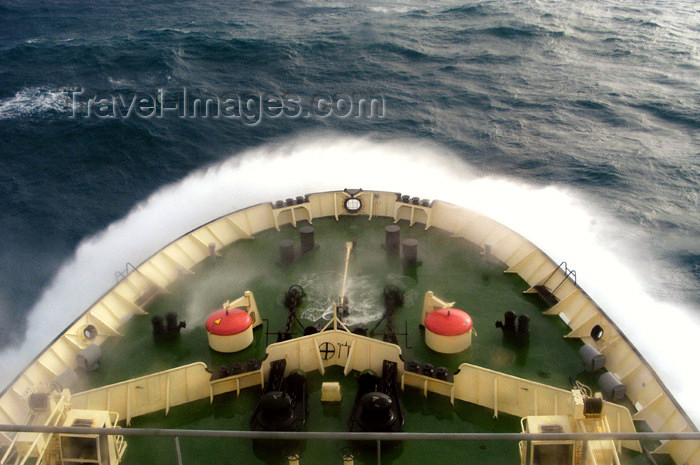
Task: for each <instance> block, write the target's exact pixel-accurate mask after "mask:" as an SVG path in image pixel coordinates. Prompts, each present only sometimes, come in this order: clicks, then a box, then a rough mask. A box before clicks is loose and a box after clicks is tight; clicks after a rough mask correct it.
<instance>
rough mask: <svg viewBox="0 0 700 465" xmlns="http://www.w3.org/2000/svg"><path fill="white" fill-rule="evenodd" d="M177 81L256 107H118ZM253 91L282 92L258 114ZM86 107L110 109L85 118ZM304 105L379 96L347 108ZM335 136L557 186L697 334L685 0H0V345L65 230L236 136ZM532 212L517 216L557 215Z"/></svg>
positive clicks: (19, 332)
mask: <svg viewBox="0 0 700 465" xmlns="http://www.w3.org/2000/svg"><path fill="white" fill-rule="evenodd" d="M78 91H80V92H82V94H81V96H80V97H78V96H77V95H78V94H75V93H74V92H78ZM184 92H186V93H187V94H188V95H189V96H190V98H191V99H194V98H203V99H204V98H215V97H220V98H223V97H227V96H228V97H231V96H233V97H236V98H237V97H241V98H243V102H244V105H247V104H250V105H251V106H245V107H244V108H243V109H242V110H241V109H240V108H239V107H235V105H234V107H235V108H233V110H231V111H230V113H227V114H228V115H229V117H219V118H213V117H202V116H201V115H200V116H199V117H190V118H184V117H180V114H179V113H177V114H176V113H175V112H167V111H166V112H164V113H161V114H162V115H163V116H162V117H147V116H146V114H147V113H148V110H144V111H143V112H142V114H137V113H136V112H132V114H130V115H129V116H124V113H126V110H127V109H128V104H129V102H130V101H131V100H132V99H133V98H134V97H135V96H136V97H138V98H145V99H146V101H147V102H148V100H149V99H153V98H155V97H154V96H157V95H162V96H164V97H163V98H162V100H161V102H160V103H156V108H158V105H160V106H161V108H162V106H163V103H165V106H168V105H170V107H173V106H175V105H180V109H181V110H182V109H183V108H187V110H188V111H190V110H192V111H193V106H192V107H187V106H186V105H185V104H184V103H183V102H184V97H183V95H184ZM263 94H267V95H268V96H272V97H280V99H282V100H285V99H291V100H293V101H295V102H297V104H296V105H292V107H291V108H287V109H286V110H287V112H286V113H284V114H282V115H281V116H278V117H276V118H274V117H273V114H274V109H273V110H271V111H272V113H271V112H270V111H268V113H265V111H266V109H265V108H263V107H262V106H261V103H260V102H261V101H260V98H259V97H260V96H261V95H263ZM91 97H94V98H95V99H96V100H99V99H102V98H106V99H108V100H109V101H110V102H111V103H108V104H105V105H104V106H97V107H96V106H93V107H92V110H90V109H89V108H88V104H87V100H88V99H89V98H91ZM113 97H114V98H121V106H119V105H117V107H119V108H117V107H115V105H114V102H115V101H114V100H111V99H112V98H113ZM321 98H326V100H331V99H332V100H333V101H334V102H341V103H342V102H343V99H345V101H346V102H347V101H349V102H353V103H354V107H353V108H354V109H357V104H358V102H359V99H362V98H366V99H371V98H376V99H380V100H381V101H382V102H383V106H382V107H381V109H382V110H381V111H380V112H379V113H381V114H379V113H378V114H375V115H374V117H372V118H370V117H367V116H366V115H364V116H363V115H359V116H358V115H355V114H354V113H353V114H350V115H349V116H345V117H343V115H344V114H345V112H344V108H346V107H342V105H341V103H339V104H338V105H337V106H336V107H335V108H332V109H331V110H329V109H328V108H319V107H318V104H319V102H320V99H321ZM151 101H153V100H151ZM285 101H287V102H288V101H289V100H285ZM117 102H119V101H117ZM251 102H252V103H251ZM314 104H316V106H314ZM146 106H148V105H146ZM98 107H99V108H98ZM267 110H269V108H268V109H267ZM90 111H92V113H90ZM182 111H183V112H184V110H182ZM115 112H116V113H115ZM120 112H121V113H120ZM237 112H240V115H241V116H240V117H237V116H238V115H239V113H237ZM307 112H308V113H309V117H303V116H304V115H306V113H307ZM117 113H119V114H117ZM298 113H301V115H298ZM327 113H330V114H329V115H327ZM109 114H112V115H115V114H117V116H116V117H112V118H108V117H106V115H109ZM231 115H232V116H231ZM260 115H262V116H260ZM334 134H337V135H338V137H342V138H344V140H354V139H356V138H369V139H371V140H372V141H376V142H378V143H385V144H388V145H386V147H389V148H391V147H392V144H394V143H398V142H396V141H401V140H408V139H410V140H413V139H418V140H420V141H427V142H430V143H432V144H436V145H437V146H439V147H444V149H445V150H446V151H450V152H452V153H455V154H457V155H458V156H459V157H460V158H462V159H463V160H464V162H465V163H466V164H467V165H468V166H469V167H470V170H471V171H472V172H473V173H475V176H477V177H479V176H480V177H493V178H507V179H508V180H510V181H509V182H514V183H519V182H523V183H527V184H528V185H530V186H533V188H538V187H540V188H545V187H553V188H556V189H561V191H562V192H568V193H571V194H570V195H571V196H572V197H573V198H574V199H576V202H577V204H580V205H585V206H586V207H587V208H592V209H594V210H596V211H600V212H602V213H603V214H604V215H605V217H606V218H609V219H610V220H611V221H612V222H613V224H614V227H613V228H612V229H610V230H608V231H607V236H606V237H608V238H610V237H612V236H616V239H617V241H618V243H621V244H625V245H626V246H627V247H628V250H626V251H625V253H623V254H621V255H620V256H619V257H618V258H619V260H621V261H623V262H625V263H626V264H627V265H628V266H630V267H632V268H634V269H636V271H637V272H640V273H642V274H643V273H645V272H648V273H649V275H650V276H647V278H648V279H645V280H644V283H643V286H642V287H643V288H644V290H645V292H648V293H649V294H650V296H651V297H652V299H654V300H655V301H657V302H660V303H662V304H666V303H671V304H673V305H676V306H680V307H681V308H682V312H685V316H687V317H688V318H689V319H690V320H689V321H691V322H692V323H691V324H697V318H698V317H699V314H700V292H699V290H700V208H698V203H699V200H698V191H699V189H698V183H699V182H700V4H699V3H697V2H695V1H683V0H678V1H670V2H666V1H664V2H661V1H649V2H638V1H607V0H603V1H590V0H585V1H580V2H564V3H562V2H548V1H532V2H530V1H516V2H512V1H505V0H494V1H477V2H470V3H463V2H451V1H445V0H441V1H436V2H430V3H428V4H425V3H424V2H409V1H402V2H394V1H381V2H380V1H359V2H351V1H294V2H289V1H261V2H247V1H240V2H234V1H217V2H209V1H200V2H192V1H168V2H149V3H148V4H146V5H144V4H143V2H137V1H126V0H110V1H105V0H95V1H92V2H90V3H87V4H86V3H83V2H77V1H65V2H55V1H34V0H30V1H26V0H22V1H7V0H0V251H1V253H0V347H5V348H7V347H20V344H21V343H22V341H23V340H24V335H25V329H26V328H27V321H28V315H30V314H31V310H32V309H33V308H34V307H36V306H37V301H38V300H39V298H40V296H42V294H45V297H46V294H47V292H48V297H47V298H51V295H52V294H51V293H50V292H49V291H47V289H48V290H50V289H51V285H50V283H51V281H52V279H53V278H54V277H55V276H56V273H57V272H58V271H59V270H61V269H62V267H65V266H66V265H65V264H66V263H67V262H70V261H71V260H73V261H75V260H77V261H78V262H79V261H80V257H79V256H77V258H76V255H74V253H75V251H76V248H77V247H78V245H79V244H80V243H81V241H85V240H86V239H87V238H89V237H91V236H94V235H96V234H98V233H100V232H101V231H104V230H105V229H106V228H107V227H108V226H109V225H110V224H112V223H113V222H115V221H117V220H119V219H120V218H122V217H124V216H125V215H126V214H127V213H128V212H129V211H130V210H132V209H133V208H134V207H135V206H136V205H137V204H139V202H142V201H144V200H145V199H147V198H148V197H149V196H150V195H152V194H153V193H154V192H157V191H158V190H159V189H161V188H162V187H163V186H166V185H169V184H173V183H175V185H177V183H178V182H179V181H180V180H182V179H183V178H185V177H186V176H188V174H190V173H192V172H193V171H196V170H198V169H201V168H203V167H207V166H216V164H218V163H221V162H224V161H225V160H229V159H231V158H232V157H233V158H234V159H235V158H236V156H237V155H236V154H237V153H240V152H241V151H244V150H246V149H249V148H260V147H262V149H261V150H263V152H264V150H265V147H267V146H268V145H266V144H271V143H272V144H277V145H276V146H278V145H279V144H282V145H284V144H285V141H289V140H293V141H295V142H294V144H296V145H295V146H298V145H299V144H301V145H303V144H304V142H300V140H299V139H298V138H299V137H302V138H304V137H306V138H307V139H309V138H313V137H315V136H314V135H320V137H325V138H328V137H330V138H331V139H332V138H333V137H334V136H333V135H334ZM309 135H311V136H309ZM329 135H330V136H329ZM409 144H410V142H409ZM397 150H399V149H397ZM414 156H416V155H415V154H413V155H412V154H411V153H410V151H409V152H408V153H405V160H406V162H407V163H410V162H412V161H413V159H412V157H414ZM380 158H381V157H380ZM337 162H338V165H339V166H342V164H343V163H347V162H348V161H347V160H346V159H345V158H343V157H339V158H338V160H337ZM398 174H400V173H398ZM304 175H305V176H307V177H309V178H313V172H311V173H308V172H307V173H305V174H304ZM290 176H293V175H292V174H291V173H290ZM297 176H298V175H297ZM309 186H313V182H312V179H309ZM337 187H341V188H342V187H345V186H342V185H341V186H337ZM365 187H368V188H379V189H381V188H382V187H383V186H365ZM261 189H262V190H263V192H264V187H261ZM297 193H298V192H290V194H297ZM567 195H568V194H567ZM270 200H274V199H270ZM535 207H536V210H537V214H533V219H532V221H533V222H543V223H544V224H547V223H551V224H555V225H557V227H560V228H561V227H562V225H561V222H562V221H566V218H565V217H564V216H561V215H560V214H559V213H560V212H559V213H558V212H546V209H547V206H546V205H537V206H535ZM542 210H544V212H543V211H542ZM538 215H539V216H538ZM142 229H143V231H142V233H143V235H144V236H146V235H148V227H147V226H146V225H144V226H143V228H142ZM180 232H182V231H178V232H177V233H178V234H179V233H180ZM176 235H177V234H174V236H176ZM161 245H162V244H161ZM103 247H105V246H104V245H103ZM105 252H109V251H105ZM127 252H128V251H127ZM151 252H152V251H151ZM78 255H79V254H78ZM636 255H644V257H645V258H644V259H640V260H639V261H635V259H636V258H638V257H636ZM131 260H134V257H132V256H125V257H124V259H123V263H126V262H127V261H131ZM86 266H87V265H86ZM95 271H96V270H95ZM108 271H109V273H113V272H115V271H118V270H112V269H110V270H108ZM96 272H97V271H96ZM90 286H91V283H90V282H85V281H80V280H78V281H77V282H70V283H69V284H68V285H67V287H68V289H62V292H63V293H68V294H69V293H74V294H80V293H81V292H82V291H83V289H84V288H89V287H90ZM105 290H106V289H101V292H104V291H105ZM101 292H100V293H101ZM97 295H99V293H98V294H97ZM61 304H62V303H61V302H58V301H57V302H55V305H56V307H57V308H62V306H61ZM82 310H83V308H75V309H71V310H70V311H71V312H72V313H71V314H72V315H77V314H78V313H79V312H80V311H82ZM29 326H30V327H31V324H30V325H29ZM698 327H699V328H700V326H698ZM37 350H39V347H35V348H34V352H36V351H37Z"/></svg>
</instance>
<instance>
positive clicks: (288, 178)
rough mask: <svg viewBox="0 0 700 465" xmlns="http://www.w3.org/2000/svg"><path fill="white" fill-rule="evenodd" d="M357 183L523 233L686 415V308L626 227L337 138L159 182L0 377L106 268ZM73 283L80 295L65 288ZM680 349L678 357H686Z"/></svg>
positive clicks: (298, 142)
mask: <svg viewBox="0 0 700 465" xmlns="http://www.w3.org/2000/svg"><path fill="white" fill-rule="evenodd" d="M344 187H362V188H365V189H380V190H387V191H396V192H403V193H407V194H411V195H417V196H420V197H422V198H433V199H443V200H446V201H450V202H452V203H455V204H459V205H463V206H465V207H468V208H471V209H473V210H476V211H479V212H482V213H484V214H485V215H487V216H490V217H492V218H494V219H496V220H498V221H500V222H502V223H504V224H506V225H507V226H509V227H511V228H513V229H514V230H516V231H518V232H520V233H521V234H523V235H524V236H525V237H528V238H529V239H530V240H532V241H533V242H534V243H536V244H538V245H539V246H540V247H541V248H543V250H545V252H547V253H548V254H549V255H550V256H551V257H552V258H553V259H554V260H555V261H557V262H559V261H563V260H566V261H567V262H568V264H569V265H570V266H571V267H573V268H575V269H576V271H577V273H578V279H579V283H580V284H582V286H583V288H584V289H586V291H587V292H588V293H589V294H590V295H591V296H592V297H593V298H594V299H595V300H596V301H597V302H598V303H599V304H600V305H601V306H602V307H603V308H604V309H605V311H606V312H607V313H608V314H609V315H610V316H611V317H612V319H613V320H614V321H615V322H616V323H617V324H618V325H619V326H620V327H621V329H622V330H623V331H624V332H625V333H626V334H627V336H628V337H629V338H630V339H631V340H632V341H633V343H634V344H635V345H636V346H637V347H638V349H640V351H641V352H642V353H643V354H644V356H645V357H646V358H647V360H649V362H650V363H651V364H652V366H654V368H655V369H656V370H657V372H658V373H659V375H660V376H661V377H662V379H664V381H665V382H666V383H667V385H668V387H669V388H670V389H671V391H672V392H674V394H675V395H676V397H677V398H678V400H679V401H680V402H681V404H682V405H684V406H685V408H686V409H687V411H688V413H689V414H690V415H691V417H693V418H694V419H695V420H696V421H697V420H698V419H700V401H699V400H698V398H697V396H696V393H695V386H697V385H699V383H698V382H699V381H700V374H699V373H698V371H697V370H693V369H692V366H694V363H691V362H692V361H690V360H688V358H689V357H690V356H692V355H693V354H698V353H700V338H698V337H697V334H698V333H699V332H700V322H699V321H698V319H697V317H695V316H694V315H693V310H692V309H687V308H682V307H681V306H679V305H676V304H673V303H666V302H660V301H658V300H656V299H654V298H653V297H651V296H650V295H649V294H648V293H647V292H646V291H645V282H648V281H653V280H654V277H655V276H656V274H657V273H664V272H665V269H664V265H663V264H658V263H653V262H651V261H650V259H647V258H645V257H646V256H650V254H647V253H646V252H647V251H649V246H647V245H645V244H643V243H640V242H639V240H638V238H637V237H635V236H636V234H635V232H634V231H631V230H630V229H629V226H626V225H623V224H621V223H620V222H619V221H617V220H615V219H613V218H611V217H610V216H609V215H608V214H606V213H605V212H603V211H601V209H600V208H599V207H598V208H595V207H593V206H591V205H589V204H588V203H587V202H586V201H585V200H583V199H584V198H585V197H584V196H583V195H581V194H577V193H574V192H569V191H567V190H565V189H562V188H560V187H544V188H540V187H533V186H530V185H527V184H525V183H522V182H518V181H513V180H509V179H504V178H495V177H483V176H478V175H477V174H476V173H474V172H473V171H472V170H471V169H470V168H469V167H468V166H467V164H466V163H464V162H463V161H461V160H460V159H459V158H458V157H457V156H455V155H454V154H450V153H447V151H446V150H445V149H443V148H440V147H436V146H434V145H430V144H427V143H424V142H420V141H410V140H408V141H386V142H378V141H374V140H372V139H370V138H357V137H347V136H338V135H334V134H331V135H328V134H325V135H323V136H309V135H307V136H303V137H299V138H297V139H295V140H293V141H291V142H285V143H281V144H270V145H266V146H263V147H261V148H257V149H254V150H250V151H247V152H245V153H243V154H240V155H238V156H236V157H233V158H231V159H229V160H228V161H225V162H223V163H221V164H219V165H216V166H212V167H210V168H208V169H204V170H200V171H197V172H194V173H192V174H190V175H189V176H187V177H186V178H185V179H183V180H182V181H180V182H178V183H176V184H174V185H170V186H167V187H165V188H162V189H160V190H158V191H157V192H155V193H154V194H152V195H151V196H150V197H149V198H148V200H146V201H145V202H143V203H141V204H139V205H137V206H136V207H135V208H134V209H133V210H132V211H131V212H130V213H129V214H128V215H127V216H126V217H125V218H124V219H122V220H120V221H117V222H115V223H113V224H112V225H110V226H109V227H108V228H107V229H105V230H104V231H103V232H101V233H100V234H98V235H96V236H94V237H92V238H89V239H86V240H84V241H83V242H82V243H81V244H80V245H79V246H78V248H77V250H76V252H75V255H74V257H73V258H72V259H71V260H69V261H68V262H67V263H65V264H64V265H63V266H62V267H61V269H60V270H59V272H58V273H57V275H56V277H55V278H54V279H53V281H52V283H51V284H50V285H49V286H48V287H47V288H46V289H45V290H44V291H43V293H42V295H41V297H40V298H39V300H38V301H37V303H36V304H35V306H34V307H33V309H32V311H31V316H30V319H32V320H35V321H42V322H43V323H44V324H43V325H42V326H41V327H40V328H44V329H36V328H37V326H36V325H32V324H30V325H28V326H29V328H33V329H32V332H31V333H30V334H28V335H27V338H26V341H25V342H24V343H23V344H22V345H21V346H19V347H14V348H12V349H9V350H6V351H4V352H3V353H2V354H0V364H1V365H2V366H3V367H6V369H5V370H3V373H2V375H0V381H2V383H3V384H4V383H7V382H8V381H9V380H10V377H11V376H14V375H15V374H16V373H17V372H19V371H20V370H21V368H22V367H23V366H24V365H26V364H27V363H28V362H29V361H30V359H31V358H32V357H33V356H34V355H36V354H37V353H38V352H39V351H40V350H42V349H43V347H45V346H46V345H47V344H48V343H49V342H50V341H51V339H52V338H53V336H55V333H54V332H52V329H51V328H63V327H66V326H67V325H68V324H69V323H70V322H71V321H72V320H73V319H74V318H75V317H76V316H78V315H79V314H80V313H82V312H83V311H84V310H85V309H86V308H87V307H88V306H89V305H90V304H91V303H92V302H93V301H95V300H96V299H97V298H98V297H99V296H100V295H101V294H102V293H103V292H104V291H105V290H106V289H108V288H109V287H110V286H111V285H113V284H114V272H115V271H116V270H119V269H123V267H124V264H125V263H126V262H127V261H128V262H132V263H140V262H141V261H143V260H144V259H146V258H147V257H148V256H149V255H151V254H152V253H153V252H154V251H156V250H158V249H159V248H160V247H162V246H164V245H165V244H167V243H169V242H170V241H172V240H174V239H175V238H177V237H178V236H180V235H181V234H183V233H185V232H186V231H188V230H191V229H193V228H195V227H197V226H199V225H200V224H202V223H205V222H206V221H208V220H210V219H212V218H215V217H218V216H220V215H223V214H226V213H228V212H230V211H232V210H235V209H238V208H242V207H245V206H247V205H251V204H255V203H259V202H264V201H274V200H277V199H280V198H287V197H291V196H294V195H298V194H304V193H308V192H314V191H324V190H331V189H339V188H344ZM76 289H80V292H76V291H75V290H76ZM686 354H687V355H686Z"/></svg>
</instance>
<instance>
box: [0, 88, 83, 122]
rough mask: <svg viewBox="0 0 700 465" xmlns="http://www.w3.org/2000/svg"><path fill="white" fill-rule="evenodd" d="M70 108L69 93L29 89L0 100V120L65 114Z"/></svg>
mask: <svg viewBox="0 0 700 465" xmlns="http://www.w3.org/2000/svg"><path fill="white" fill-rule="evenodd" d="M70 108H71V102H70V97H69V93H68V92H67V91H64V90H49V89H43V88H41V87H28V88H24V89H22V90H20V91H18V92H17V93H16V94H15V95H14V96H13V97H9V98H5V99H2V100H0V119H12V118H19V117H23V116H31V115H38V114H42V113H45V112H47V111H58V112H65V111H68V110H69V109H70Z"/></svg>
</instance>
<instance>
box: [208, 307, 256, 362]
mask: <svg viewBox="0 0 700 465" xmlns="http://www.w3.org/2000/svg"><path fill="white" fill-rule="evenodd" d="M206 328H207V335H208V337H209V347H211V348H212V349H214V350H216V351H217V352H225V353H230V352H238V351H240V350H243V349H245V348H246V347H248V346H249V345H250V344H251V342H253V319H252V318H251V316H250V315H249V314H248V312H246V311H245V310H241V309H240V308H233V309H230V310H226V309H223V308H222V309H220V310H217V311H215V312H214V313H212V314H211V315H210V316H209V318H207V323H206Z"/></svg>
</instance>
